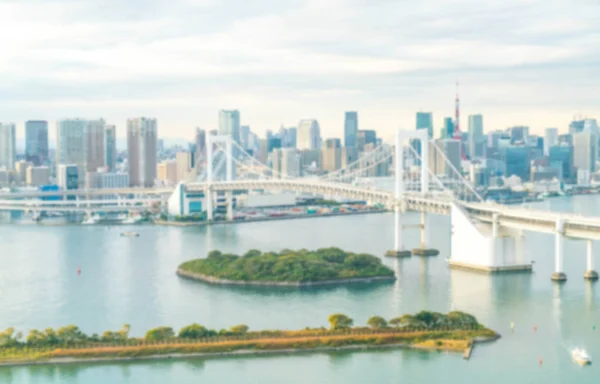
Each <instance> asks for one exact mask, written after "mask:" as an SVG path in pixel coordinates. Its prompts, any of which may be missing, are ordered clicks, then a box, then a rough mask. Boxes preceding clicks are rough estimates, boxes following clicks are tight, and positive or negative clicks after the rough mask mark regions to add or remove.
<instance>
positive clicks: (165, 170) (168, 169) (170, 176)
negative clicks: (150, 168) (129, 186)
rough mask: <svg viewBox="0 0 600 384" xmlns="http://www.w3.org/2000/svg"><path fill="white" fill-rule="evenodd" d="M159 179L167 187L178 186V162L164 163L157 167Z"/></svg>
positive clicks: (169, 161)
mask: <svg viewBox="0 0 600 384" xmlns="http://www.w3.org/2000/svg"><path fill="white" fill-rule="evenodd" d="M156 173H157V178H158V180H159V181H161V182H162V183H163V185H165V186H174V185H177V182H178V180H177V161H175V160H168V161H163V162H162V163H160V164H158V166H157V171H156ZM130 182H131V181H130Z"/></svg>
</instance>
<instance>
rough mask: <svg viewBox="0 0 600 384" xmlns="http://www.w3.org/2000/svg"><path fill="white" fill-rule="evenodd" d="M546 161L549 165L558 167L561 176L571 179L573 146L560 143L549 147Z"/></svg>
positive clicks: (564, 178) (572, 174)
mask: <svg viewBox="0 0 600 384" xmlns="http://www.w3.org/2000/svg"><path fill="white" fill-rule="evenodd" d="M548 163H549V164H550V166H554V167H557V168H560V169H561V170H562V172H561V178H562V179H563V180H571V179H572V178H573V176H574V173H573V147H572V146H571V145H567V144H560V145H555V146H552V147H550V150H549V152H548Z"/></svg>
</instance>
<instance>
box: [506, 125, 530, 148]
mask: <svg viewBox="0 0 600 384" xmlns="http://www.w3.org/2000/svg"><path fill="white" fill-rule="evenodd" d="M509 131H510V142H511V143H512V144H527V143H528V142H529V127H525V126H523V125H518V126H516V127H512V128H510V129H509Z"/></svg>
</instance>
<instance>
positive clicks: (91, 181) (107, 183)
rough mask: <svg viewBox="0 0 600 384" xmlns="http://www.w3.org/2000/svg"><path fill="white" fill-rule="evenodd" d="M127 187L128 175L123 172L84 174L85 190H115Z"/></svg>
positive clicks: (101, 171)
mask: <svg viewBox="0 0 600 384" xmlns="http://www.w3.org/2000/svg"><path fill="white" fill-rule="evenodd" d="M127 187H129V175H128V174H127V173H125V172H106V171H104V170H99V171H98V172H88V173H87V174H86V188H91V189H116V188H127Z"/></svg>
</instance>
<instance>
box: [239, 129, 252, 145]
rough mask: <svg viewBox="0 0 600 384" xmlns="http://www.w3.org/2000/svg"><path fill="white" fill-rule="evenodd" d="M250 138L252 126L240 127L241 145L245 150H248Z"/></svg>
mask: <svg viewBox="0 0 600 384" xmlns="http://www.w3.org/2000/svg"><path fill="white" fill-rule="evenodd" d="M249 136H250V126H249V125H242V126H240V145H241V146H242V148H244V149H248V138H249Z"/></svg>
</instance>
